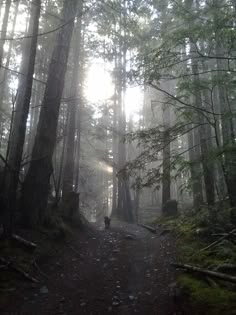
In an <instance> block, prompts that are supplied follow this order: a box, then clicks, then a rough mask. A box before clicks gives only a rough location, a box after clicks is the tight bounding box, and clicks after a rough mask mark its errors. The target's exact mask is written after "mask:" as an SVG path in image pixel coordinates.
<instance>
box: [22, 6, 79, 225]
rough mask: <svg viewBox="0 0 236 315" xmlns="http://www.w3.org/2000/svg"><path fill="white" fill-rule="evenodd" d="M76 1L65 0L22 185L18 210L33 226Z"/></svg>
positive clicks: (42, 202)
mask: <svg viewBox="0 0 236 315" xmlns="http://www.w3.org/2000/svg"><path fill="white" fill-rule="evenodd" d="M77 4H78V0H65V1H64V7H63V14H62V15H63V21H64V22H63V23H64V25H63V27H62V28H61V29H60V30H59V33H58V36H57V40H56V44H55V47H54V51H53V54H52V58H51V62H50V65H49V70H48V78H47V84H46V89H45V93H44V99H43V102H42V107H41V112H40V117H39V123H38V128H37V133H36V137H35V142H34V146H33V151H32V161H31V163H30V167H29V171H28V173H27V175H26V178H25V181H24V185H23V192H22V193H23V195H22V201H21V209H22V211H24V217H25V223H26V224H29V225H33V226H35V225H36V224H38V223H39V222H40V221H41V222H42V221H43V219H44V217H45V214H46V208H47V201H48V194H49V190H50V177H51V175H52V172H53V169H52V156H53V152H54V148H55V144H56V132H57V124H58V115H59V109H60V103H61V97H62V92H63V87H64V79H65V73H66V69H67V61H68V55H69V49H70V42H71V36H72V32H73V27H74V19H75V16H76V12H77Z"/></svg>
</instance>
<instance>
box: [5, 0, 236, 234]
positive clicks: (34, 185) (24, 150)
mask: <svg viewBox="0 0 236 315" xmlns="http://www.w3.org/2000/svg"><path fill="white" fill-rule="evenodd" d="M0 12H1V33H0V150H1V151H0V154H1V155H0V158H1V164H0V165H1V170H0V171H1V213H0V217H1V224H2V227H3V232H4V235H6V236H9V235H11V234H12V233H13V230H14V228H15V226H16V225H18V224H23V225H24V226H27V227H30V228H35V227H37V226H38V225H42V224H47V223H49V222H51V221H53V220H54V218H55V217H57V216H59V217H61V218H62V219H63V220H74V219H75V218H76V219H77V220H79V221H80V222H81V224H83V220H82V219H81V218H82V216H85V217H86V218H87V219H88V220H89V221H97V222H99V221H101V220H102V219H103V217H104V216H114V217H117V218H119V219H120V220H124V221H127V222H137V221H141V222H142V221H145V219H146V217H151V218H155V217H156V216H157V215H160V214H168V213H166V211H167V212H168V211H169V210H168V209H169V206H168V204H169V205H170V204H171V208H172V210H173V207H174V208H176V207H177V203H178V208H179V211H192V209H194V211H198V210H199V209H200V208H202V207H205V208H206V209H207V211H208V212H209V215H212V216H215V213H216V212H217V211H219V209H220V208H221V207H228V208H234V207H235V206H236V147H235V139H236V138H235V131H236V124H235V109H236V101H235V97H236V94H235V91H236V89H235V82H236V77H235V73H236V37H235V34H236V29H235V27H236V2H235V1H233V0H232V1H228V0H224V1H219V0H211V1H201V0H197V1H193V0H185V1H175V0H169V1H167V0H166V1H164V0H153V1H142V0H137V1H136V0H134V1H128V0H122V1H117V0H114V1H113V0H108V1H80V0H66V1H62V0H61V1H54V0H52V1H43V0H32V1H24V0H21V1H10V0H5V1H0ZM132 91H133V92H132ZM174 212H175V210H174Z"/></svg>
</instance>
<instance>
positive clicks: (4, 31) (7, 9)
mask: <svg viewBox="0 0 236 315" xmlns="http://www.w3.org/2000/svg"><path fill="white" fill-rule="evenodd" d="M10 8H11V0H6V6H5V12H4V17H3V22H2V28H1V40H0V68H1V66H2V61H3V48H4V43H5V38H6V35H7V27H8V20H9V14H10Z"/></svg>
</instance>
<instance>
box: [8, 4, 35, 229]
mask: <svg viewBox="0 0 236 315" xmlns="http://www.w3.org/2000/svg"><path fill="white" fill-rule="evenodd" d="M40 7H41V0H34V2H32V6H31V10H32V11H31V16H30V24H29V30H28V34H29V36H31V35H32V38H31V39H30V42H29V44H28V43H27V44H28V45H27V48H28V49H27V51H26V54H25V55H24V56H23V60H22V64H23V66H22V68H23V69H24V71H23V73H24V75H23V76H22V77H21V80H20V84H19V88H18V93H17V100H16V107H15V108H16V109H15V112H14V116H13V125H12V130H11V134H10V138H9V143H8V146H9V149H8V159H7V161H8V165H9V167H10V169H9V168H8V169H6V178H5V192H4V193H5V197H6V199H7V201H8V209H7V211H9V213H8V215H7V220H6V222H5V224H6V225H5V228H6V232H7V234H9V233H10V232H11V229H12V224H11V222H12V219H13V212H14V210H15V207H16V194H17V186H18V179H19V174H20V167H21V158H22V153H23V148H24V141H25V133H26V122H27V117H28V113H29V106H30V99H31V92H32V84H33V74H34V65H35V57H36V48H37V34H38V26H39V16H40Z"/></svg>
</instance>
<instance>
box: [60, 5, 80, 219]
mask: <svg viewBox="0 0 236 315" xmlns="http://www.w3.org/2000/svg"><path fill="white" fill-rule="evenodd" d="M81 4H82V2H81ZM81 10H82V9H81ZM81 10H80V11H81ZM77 23H78V24H77V26H76V31H75V37H76V45H75V49H74V52H73V55H74V56H73V57H74V62H73V74H72V86H71V94H70V96H71V101H70V102H69V104H68V111H69V112H68V115H69V119H68V125H67V127H68V128H67V145H66V159H65V168H64V176H63V187H62V201H63V213H64V215H65V216H66V217H67V211H66V209H67V201H68V196H69V195H71V192H74V191H75V186H74V172H75V146H76V140H75V136H76V117H77V113H78V110H77V107H78V102H79V94H78V89H79V79H80V78H79V75H80V73H79V70H80V69H79V68H80V52H81V24H82V18H81V17H80V18H79V20H78V22H77ZM77 209H78V205H77ZM77 209H74V211H73V213H75V212H76V210H77Z"/></svg>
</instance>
